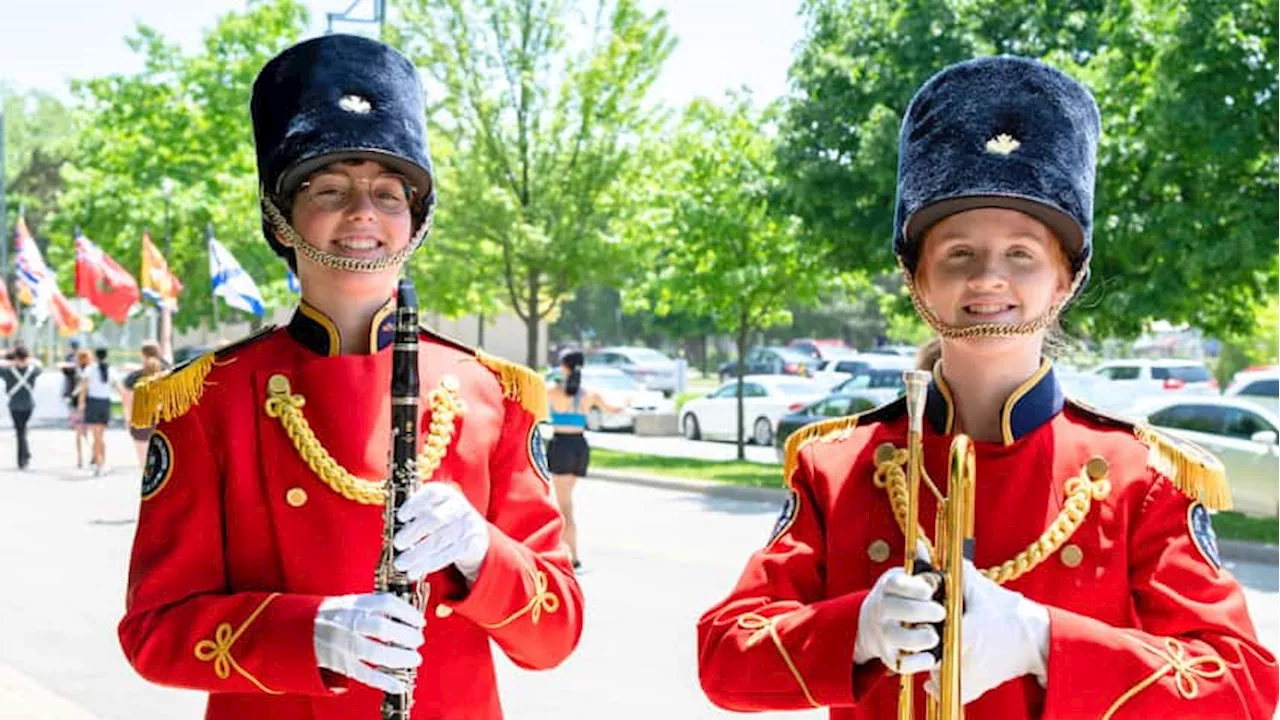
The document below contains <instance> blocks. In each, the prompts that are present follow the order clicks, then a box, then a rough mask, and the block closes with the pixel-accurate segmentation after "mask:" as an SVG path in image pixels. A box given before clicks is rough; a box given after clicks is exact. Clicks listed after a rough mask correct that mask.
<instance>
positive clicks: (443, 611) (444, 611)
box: [436, 605, 453, 618]
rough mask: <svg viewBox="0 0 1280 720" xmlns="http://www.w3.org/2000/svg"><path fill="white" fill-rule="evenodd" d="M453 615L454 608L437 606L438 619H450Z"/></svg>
mask: <svg viewBox="0 0 1280 720" xmlns="http://www.w3.org/2000/svg"><path fill="white" fill-rule="evenodd" d="M452 614H453V608H451V607H449V606H448V605H437V606H436V617H438V618H447V617H449V616H450V615H452Z"/></svg>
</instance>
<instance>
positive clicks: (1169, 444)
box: [1133, 424, 1231, 510]
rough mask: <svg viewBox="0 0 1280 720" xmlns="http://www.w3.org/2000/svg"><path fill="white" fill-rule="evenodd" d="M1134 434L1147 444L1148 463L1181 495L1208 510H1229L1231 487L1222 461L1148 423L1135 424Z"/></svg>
mask: <svg viewBox="0 0 1280 720" xmlns="http://www.w3.org/2000/svg"><path fill="white" fill-rule="evenodd" d="M1133 434H1134V436H1135V437H1137V438H1138V441H1139V442H1141V443H1142V444H1143V445H1146V446H1147V466H1148V467H1150V468H1151V469H1152V470H1155V471H1156V472H1158V473H1160V474H1161V475H1164V476H1165V477H1167V478H1169V480H1170V481H1171V482H1172V483H1173V484H1174V486H1175V487H1177V488H1178V489H1179V490H1181V491H1182V492H1183V494H1185V495H1186V496H1187V497H1189V498H1191V499H1192V500H1198V501H1199V502H1201V503H1204V506H1205V507H1207V508H1209V509H1211V510H1229V509H1231V488H1230V486H1228V485H1227V472H1226V470H1225V468H1223V466H1222V461H1221V460H1219V459H1218V458H1216V457H1214V456H1213V455H1211V454H1209V452H1207V451H1206V450H1204V449H1203V448H1201V447H1200V446H1199V445H1196V444H1195V443H1192V442H1190V441H1187V440H1183V439H1181V438H1177V439H1175V438H1172V437H1170V436H1168V435H1165V434H1163V433H1161V432H1159V431H1157V430H1155V429H1153V428H1151V427H1150V426H1148V425H1141V424H1139V425H1134V428H1133Z"/></svg>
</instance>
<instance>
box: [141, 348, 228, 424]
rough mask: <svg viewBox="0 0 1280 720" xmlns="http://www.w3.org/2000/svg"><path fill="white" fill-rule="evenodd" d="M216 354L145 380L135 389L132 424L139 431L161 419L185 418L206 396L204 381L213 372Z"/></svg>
mask: <svg viewBox="0 0 1280 720" xmlns="http://www.w3.org/2000/svg"><path fill="white" fill-rule="evenodd" d="M213 361H214V354H213V353H212V352H208V353H205V354H204V355H201V356H200V357H198V358H196V359H195V360H192V361H191V362H189V363H187V364H186V365H183V366H181V367H179V368H176V369H174V370H170V371H169V372H166V373H164V374H161V375H154V376H152V377H149V378H144V379H143V380H142V381H141V382H139V383H138V384H137V385H136V386H134V389H133V411H132V413H131V416H130V418H129V422H130V423H131V424H132V425H133V426H134V427H137V428H145V427H151V426H153V425H155V424H156V423H158V422H160V421H161V420H172V419H174V418H178V417H182V416H183V415H184V414H186V412H187V411H188V410H190V409H191V406H192V405H194V404H196V403H197V402H200V396H201V395H203V394H204V379H205V377H206V376H208V374H209V371H210V370H211V369H213Z"/></svg>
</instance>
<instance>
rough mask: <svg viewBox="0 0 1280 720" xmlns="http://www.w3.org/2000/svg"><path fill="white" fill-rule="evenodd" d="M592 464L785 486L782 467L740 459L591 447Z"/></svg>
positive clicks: (596, 466)
mask: <svg viewBox="0 0 1280 720" xmlns="http://www.w3.org/2000/svg"><path fill="white" fill-rule="evenodd" d="M591 466H592V467H595V468H603V469H606V470H634V471H635V472H638V473H643V474H645V475H662V476H666V477H676V478H686V479H690V480H715V481H719V482H724V483H729V484H732V485H747V486H750V487H778V488H780V487H782V466H780V465H773V464H769V465H765V464H761V463H753V462H745V461H738V460H695V459H691V458H675V457H661V456H658V455H645V454H643V453H629V452H619V451H617V450H605V449H602V448H591Z"/></svg>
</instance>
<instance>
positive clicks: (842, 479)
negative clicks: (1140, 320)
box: [698, 57, 1278, 720]
mask: <svg viewBox="0 0 1280 720" xmlns="http://www.w3.org/2000/svg"><path fill="white" fill-rule="evenodd" d="M1097 128H1098V115H1097V110H1096V105H1095V104H1094V103H1093V99H1092V96H1090V95H1089V94H1088V91H1087V90H1085V89H1084V88H1083V87H1081V86H1080V85H1078V84H1077V83H1076V82H1075V81H1074V80H1072V79H1070V78H1068V77H1067V76H1065V75H1064V74H1062V73H1060V72H1058V71H1056V70H1053V69H1052V68H1049V67H1047V66H1045V65H1043V64H1041V63H1037V62H1032V61H1026V60H1021V59H1017V58H1007V57H1006V58H988V59H983V60H976V61H971V62H968V63H962V64H960V65H957V66H952V67H951V68H948V69H947V70H944V71H943V72H942V73H939V75H937V76H935V78H934V79H933V80H930V81H929V83H927V84H926V85H925V86H924V87H923V88H922V89H921V90H920V92H919V93H918V94H917V96H916V98H915V99H914V100H913V101H912V104H911V107H910V108H909V109H908V112H907V116H906V119H905V120H904V124H903V128H902V136H901V137H902V140H901V156H900V166H899V208H898V218H897V222H896V225H897V227H898V229H899V232H898V234H897V237H895V251H896V252H897V255H898V257H899V260H900V262H902V264H903V266H904V271H905V272H906V273H907V279H908V282H909V283H910V280H911V273H912V272H914V269H915V267H916V260H917V258H916V253H917V251H918V244H917V243H916V242H915V237H914V234H913V233H912V232H910V231H911V230H912V229H913V227H912V223H915V222H917V221H919V220H921V219H922V218H928V219H927V220H926V221H924V223H923V225H915V226H914V228H919V230H920V231H921V232H922V231H923V229H925V228H926V227H927V226H928V225H931V224H932V223H934V222H937V221H938V220H940V219H941V218H942V217H945V216H946V215H947V214H950V213H954V212H960V211H962V210H965V209H970V208H975V207H1005V208H1012V209H1017V210H1022V211H1024V212H1028V214H1033V215H1034V216H1036V217H1039V218H1041V219H1043V220H1045V224H1046V225H1048V226H1049V227H1051V228H1052V229H1054V230H1055V232H1056V233H1057V235H1058V237H1060V238H1064V239H1069V238H1072V237H1073V235H1074V238H1075V240H1076V243H1077V244H1076V245H1075V246H1074V247H1075V249H1076V251H1075V252H1072V253H1069V257H1070V258H1071V259H1072V260H1073V266H1074V269H1075V271H1076V277H1075V285H1074V286H1073V292H1074V291H1075V290H1076V289H1078V288H1079V286H1080V285H1081V284H1082V283H1083V281H1084V279H1085V277H1086V276H1087V274H1088V259H1089V255H1090V250H1091V241H1090V227H1091V217H1092V191H1093V170H1094V162H1095V160H1094V155H1095V150H1094V149H1095V148H1096V137H1097ZM904 228H906V232H904ZM1064 244H1066V243H1065V241H1064ZM913 294H914V293H913ZM917 307H921V304H920V303H919V302H918V301H917ZM951 398H952V394H951V392H950V389H949V388H948V387H947V384H946V382H945V380H944V379H943V377H942V375H941V374H940V372H939V371H938V368H937V367H936V366H935V369H934V374H933V381H932V383H931V384H930V387H929V391H928V395H927V403H926V410H925V423H924V443H923V447H924V457H923V465H924V469H925V472H926V473H927V474H928V475H929V476H930V477H932V478H933V479H934V482H935V483H937V484H939V486H940V490H941V491H942V492H943V493H946V492H947V488H946V479H947V476H948V472H947V470H948V467H947V465H948V457H947V455H948V450H949V447H950V444H951V439H952V433H953V423H954V418H955V409H954V407H953V404H952V400H951ZM1001 419H1002V435H1003V437H1002V441H1001V442H975V443H974V446H975V448H976V468H977V489H976V493H975V495H976V499H975V502H976V505H975V510H974V515H975V526H976V527H975V533H974V537H975V538H976V547H975V552H976V556H975V558H974V561H975V564H976V565H977V567H978V568H983V569H984V570H983V575H984V576H985V578H986V579H979V580H977V581H971V579H970V576H969V575H968V574H966V576H965V582H966V584H967V585H968V584H970V583H971V582H976V585H977V586H979V589H983V590H984V591H987V592H992V593H998V594H1003V595H1005V596H1006V597H1009V598H1018V599H1019V600H1022V599H1029V600H1030V601H1034V602H1036V603H1039V604H1040V605H1042V606H1043V607H1044V608H1046V609H1047V615H1048V628H1047V638H1048V642H1047V645H1046V647H1044V648H1043V651H1044V652H1045V653H1047V663H1046V664H1045V665H1044V666H1043V667H1040V668H1036V667H1034V665H1035V663H1034V662H1032V663H1031V664H1029V665H1028V666H1027V667H1024V668H1021V669H1020V670H1017V671H1015V672H1012V673H1007V674H1006V675H1005V676H1002V677H997V678H995V681H994V682H992V683H991V687H992V689H990V690H989V691H988V692H985V693H984V694H982V695H981V696H979V697H977V699H976V700H973V701H972V702H971V703H970V704H968V705H967V706H966V708H965V711H966V713H967V714H968V717H971V718H974V717H977V718H1009V719H1016V718H1041V717H1043V718H1055V719H1056V718H1081V719H1083V718H1103V719H1105V720H1110V719H1111V718H1117V719H1119V718H1142V717H1152V716H1163V717H1197V718H1257V719H1259V720H1261V719H1262V718H1270V717H1271V716H1272V713H1273V712H1274V710H1275V707H1276V700H1277V692H1278V687H1277V686H1278V680H1277V665H1276V661H1275V658H1274V657H1273V656H1272V654H1271V653H1270V652H1268V651H1267V650H1266V649H1264V648H1263V647H1262V646H1261V644H1260V643H1259V642H1258V640H1257V636H1256V633H1255V631H1254V628H1253V625H1252V623H1251V621H1250V619H1249V616H1248V612H1247V609H1246V606H1245V600H1244V596H1243V594H1242V592H1241V589H1240V586H1239V584H1238V583H1237V581H1236V580H1235V578H1233V577H1232V576H1231V575H1230V574H1229V573H1228V572H1227V571H1226V570H1224V569H1223V568H1222V563H1221V561H1220V559H1219V556H1218V550H1217V546H1216V541H1215V539H1214V536H1213V530H1212V525H1211V522H1210V515H1209V509H1213V508H1222V507H1226V506H1228V505H1229V492H1228V489H1227V487H1226V482H1225V478H1224V474H1223V470H1222V467H1221V465H1220V463H1218V461H1217V460H1216V459H1214V458H1213V457H1212V456H1210V455H1208V454H1206V453H1205V452H1204V451H1202V450H1199V449H1198V448H1196V447H1194V446H1191V445H1189V444H1186V443H1181V442H1176V441H1175V440H1173V439H1172V438H1170V437H1168V436H1165V435H1163V434H1161V433H1159V432H1157V431H1155V430H1154V429H1152V428H1150V427H1148V426H1146V425H1143V424H1138V423H1134V422H1130V421H1127V420H1124V419H1121V418H1115V417H1111V416H1108V415H1106V414H1103V413H1102V412H1100V411H1097V410H1094V409H1092V408H1089V407H1087V406H1085V405H1083V404H1082V403H1079V402H1076V401H1073V400H1071V399H1069V398H1066V397H1064V394H1063V391H1062V388H1061V386H1060V385H1059V384H1058V382H1057V380H1056V378H1055V376H1054V372H1053V367H1052V364H1051V363H1050V362H1048V361H1044V362H1043V364H1042V366H1041V368H1040V370H1039V371H1038V372H1036V373H1035V374H1034V375H1033V376H1032V377H1031V378H1030V379H1029V380H1028V381H1027V382H1026V383H1024V384H1023V385H1022V386H1021V387H1019V388H1018V389H1017V390H1016V391H1015V392H1014V393H1013V394H1012V395H1011V396H1010V397H1009V398H1007V400H1006V401H1005V403H1004V406H1003V413H1002V415H1001ZM906 440H907V418H906V405H905V400H904V399H899V400H897V401H895V402H893V403H890V404H888V405H886V406H883V407H881V408H878V409H876V410H873V411H870V412H868V413H865V414H863V415H859V416H854V417H850V418H837V419H832V420H828V421H823V422H821V423H818V424H816V425H812V426H809V427H806V428H803V429H802V430H801V431H799V432H797V433H796V434H795V435H794V436H793V437H791V438H789V440H788V443H787V453H786V464H785V469H784V472H785V481H786V485H787V487H788V489H789V496H788V499H787V502H786V503H785V505H784V508H783V512H782V516H781V517H780V518H779V520H778V523H777V526H776V527H775V529H774V532H773V535H772V537H771V538H770V540H769V542H768V543H767V544H766V546H765V547H764V548H763V549H762V550H759V551H757V552H756V553H755V554H753V555H752V556H751V558H750V560H749V561H748V563H747V566H746V569H745V570H744V571H743V573H742V576H741V578H740V579H739V581H738V584H737V586H736V587H735V588H734V589H733V591H732V592H731V593H730V594H729V596H728V598H726V599H725V600H723V601H722V602H720V603H718V604H717V605H715V606H714V607H712V608H711V609H710V610H709V611H707V612H706V614H704V615H703V617H702V619H701V621H700V622H699V625H698V641H699V668H700V678H701V682H702V687H703V689H704V691H705V692H706V693H707V695H708V697H709V698H710V699H711V700H712V701H713V702H714V703H716V704H717V705H720V706H722V707H725V708H730V709H736V710H765V709H799V708H810V707H828V708H830V717H832V718H833V719H840V720H852V719H854V718H893V717H896V708H897V698H898V677H897V676H896V675H895V674H894V673H892V672H891V669H890V668H886V666H885V665H884V664H882V662H881V661H880V660H878V659H873V660H870V661H868V662H862V663H859V662H855V645H856V642H857V637H858V631H859V619H860V613H861V610H862V607H863V604H864V601H866V600H867V598H868V595H869V593H870V592H871V589H872V587H873V585H875V583H876V582H877V578H879V577H881V576H882V575H884V573H885V572H886V571H887V570H889V569H890V568H894V567H901V566H902V564H903V551H904V547H903V546H904V530H903V528H904V527H905V522H906V515H907V508H906V505H907V489H906V482H907V480H906V475H905V470H904V466H905V463H906V456H907V453H906V450H905V449H904V448H905V446H906ZM935 508H936V503H935V501H934V499H933V497H932V495H931V493H928V492H922V493H921V494H920V518H921V522H920V525H921V527H922V528H930V527H932V526H933V524H932V522H931V521H930V518H932V517H933V515H934V513H935ZM920 532H921V537H925V538H927V537H928V533H926V532H925V531H924V530H923V529H922V530H921V531H920ZM1010 607H1011V608H1012V607H1014V605H1010ZM966 627H968V626H967V625H966ZM1011 627H1016V625H1011ZM966 632H967V630H966ZM968 639H969V638H968V635H966V645H967V641H968ZM986 640H989V641H993V642H1006V643H1014V644H1015V645H1016V644H1017V642H1018V641H1017V640H1012V639H1008V638H996V639H991V638H987V639H986ZM1011 647H1012V646H1011ZM962 662H963V661H962ZM964 667H965V670H964V672H965V676H964V677H966V678H967V677H968V673H969V672H970V669H971V668H970V667H969V666H964ZM973 671H974V672H976V673H981V672H984V669H983V668H973ZM923 685H924V683H923V681H922V678H917V679H916V683H915V688H916V699H915V707H916V712H917V714H918V716H919V717H924V710H923V709H922V708H923V707H924V705H925V700H924V698H925V695H924V691H923Z"/></svg>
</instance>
